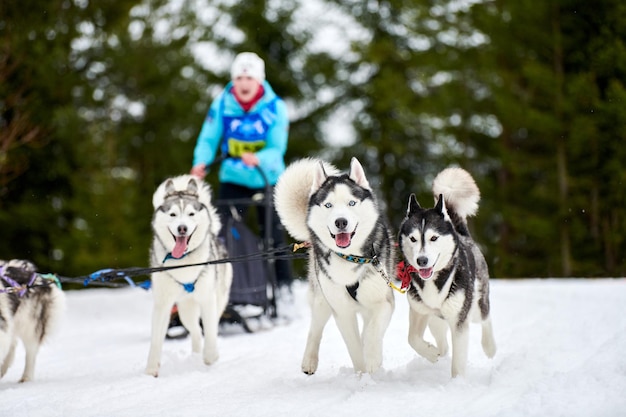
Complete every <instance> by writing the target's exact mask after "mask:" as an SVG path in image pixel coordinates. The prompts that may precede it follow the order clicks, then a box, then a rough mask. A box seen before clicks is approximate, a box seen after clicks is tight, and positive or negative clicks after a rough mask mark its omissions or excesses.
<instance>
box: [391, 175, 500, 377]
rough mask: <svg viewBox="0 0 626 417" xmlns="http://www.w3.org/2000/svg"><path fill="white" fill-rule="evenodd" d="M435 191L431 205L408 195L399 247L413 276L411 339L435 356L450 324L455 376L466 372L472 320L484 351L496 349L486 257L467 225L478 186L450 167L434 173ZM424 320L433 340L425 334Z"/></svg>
mask: <svg viewBox="0 0 626 417" xmlns="http://www.w3.org/2000/svg"><path fill="white" fill-rule="evenodd" d="M433 194H434V196H435V200H436V205H435V207H434V208H429V209H424V208H422V207H420V205H419V204H418V202H417V200H416V198H415V195H411V197H410V198H409V204H408V209H407V214H406V218H405V219H404V221H403V222H402V225H401V226H400V233H399V244H400V249H401V251H402V253H403V255H404V257H405V259H406V260H407V262H408V264H409V265H410V266H409V269H410V272H409V274H410V277H411V282H410V286H409V290H408V300H409V306H410V313H409V344H410V345H411V346H412V347H413V349H415V351H416V352H417V353H418V354H420V355H421V356H423V357H425V358H426V359H428V360H429V361H431V362H435V361H437V359H438V358H439V357H440V356H443V355H445V354H446V353H447V350H448V342H447V329H448V327H449V328H450V330H451V339H452V377H456V376H457V375H464V373H465V367H466V363H467V352H468V340H469V322H470V321H477V322H480V323H482V347H483V350H484V352H485V354H486V355H487V356H488V357H490V358H491V357H493V356H494V355H495V353H496V344H495V341H494V337H493V330H492V326H491V319H490V316H489V272H488V270H487V263H486V262H485V258H484V257H483V255H482V253H481V252H480V249H479V248H478V246H477V245H476V243H475V242H474V240H473V239H472V237H471V235H470V233H469V230H468V227H467V216H473V215H474V214H476V211H477V210H478V201H479V200H480V191H479V190H478V187H477V186H476V183H475V182H474V179H473V178H472V177H471V175H470V174H469V173H468V172H467V171H465V170H463V169H461V168H448V169H445V170H443V171H441V172H440V173H439V174H438V175H437V177H436V178H435V180H434V182H433ZM441 319H443V320H441ZM426 325H429V328H430V330H431V332H432V334H433V336H434V338H435V343H436V346H433V345H432V344H430V343H428V342H427V341H425V340H424V331H425V329H426Z"/></svg>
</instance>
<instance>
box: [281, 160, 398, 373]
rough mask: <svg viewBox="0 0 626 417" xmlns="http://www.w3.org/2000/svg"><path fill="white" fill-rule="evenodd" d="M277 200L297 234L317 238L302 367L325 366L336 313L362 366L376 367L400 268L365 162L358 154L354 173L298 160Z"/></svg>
mask: <svg viewBox="0 0 626 417" xmlns="http://www.w3.org/2000/svg"><path fill="white" fill-rule="evenodd" d="M274 198H275V202H276V210H277V211H278V215H279V216H280V219H281V222H282V223H283V225H284V226H285V228H286V229H287V231H288V232H289V234H290V235H291V236H292V237H293V238H295V239H297V240H300V241H306V242H309V243H310V247H309V249H308V251H309V264H308V280H309V302H310V305H311V309H312V315H311V316H312V317H311V326H310V329H309V335H308V339H307V344H306V348H305V352H304V357H303V359H302V371H303V372H304V373H306V374H313V373H315V371H316V370H317V366H318V354H319V347H320V342H321V338H322V332H323V330H324V327H325V325H326V323H327V322H328V320H329V319H330V317H331V315H332V316H333V317H334V319H335V323H336V324H337V327H338V328H339V331H340V332H341V335H342V337H343V340H344V342H345V344H346V346H347V348H348V352H349V354H350V358H351V359H352V364H353V366H354V370H355V371H356V372H369V373H371V372H375V371H376V370H378V369H379V368H380V367H381V365H382V362H383V336H384V334H385V331H386V330H387V327H388V325H389V321H390V319H391V315H392V312H393V309H394V296H393V292H392V289H391V288H390V286H389V282H390V281H389V280H391V279H393V277H391V276H390V274H392V273H395V268H394V259H393V244H392V237H391V235H390V233H389V231H388V229H387V227H386V225H385V221H384V220H383V216H382V215H381V212H380V209H379V207H378V204H377V201H376V199H375V196H374V192H373V191H372V188H371V187H370V184H369V182H368V180H367V178H366V177H365V172H364V171H363V167H362V166H361V164H360V163H359V161H358V160H357V159H356V158H353V159H352V162H351V164H350V171H349V173H347V174H341V173H339V172H338V171H337V169H336V168H334V167H332V166H331V165H330V164H327V163H325V162H322V161H320V160H316V159H302V160H299V161H296V162H294V163H293V164H291V165H289V166H288V167H287V169H286V171H285V172H284V173H283V175H282V176H281V177H280V178H279V180H278V183H277V185H276V190H275V196H274ZM358 315H360V316H361V318H362V321H363V325H362V329H361V330H360V329H359V322H358V318H357V316H358Z"/></svg>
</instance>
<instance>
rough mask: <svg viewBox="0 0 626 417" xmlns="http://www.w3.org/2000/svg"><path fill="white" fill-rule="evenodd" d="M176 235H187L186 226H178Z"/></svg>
mask: <svg viewBox="0 0 626 417" xmlns="http://www.w3.org/2000/svg"><path fill="white" fill-rule="evenodd" d="M178 234H179V235H186V234H187V226H185V225H184V224H181V225H180V226H178Z"/></svg>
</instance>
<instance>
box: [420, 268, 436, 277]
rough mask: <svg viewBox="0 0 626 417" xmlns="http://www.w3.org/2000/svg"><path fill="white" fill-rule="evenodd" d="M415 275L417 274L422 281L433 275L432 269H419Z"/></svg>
mask: <svg viewBox="0 0 626 417" xmlns="http://www.w3.org/2000/svg"><path fill="white" fill-rule="evenodd" d="M417 273H418V274H419V276H420V278H422V279H428V278H430V277H431V276H432V275H433V269H432V268H421V269H418V270H417Z"/></svg>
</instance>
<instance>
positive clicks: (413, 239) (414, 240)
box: [409, 236, 417, 243]
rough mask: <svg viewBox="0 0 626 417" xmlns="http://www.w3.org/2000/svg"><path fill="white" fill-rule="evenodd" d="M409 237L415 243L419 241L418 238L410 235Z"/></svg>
mask: <svg viewBox="0 0 626 417" xmlns="http://www.w3.org/2000/svg"><path fill="white" fill-rule="evenodd" d="M409 239H411V242H413V243H415V242H417V239H415V238H414V237H413V236H409Z"/></svg>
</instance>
